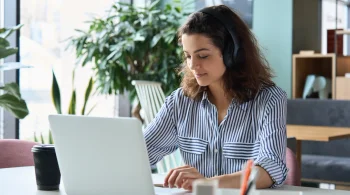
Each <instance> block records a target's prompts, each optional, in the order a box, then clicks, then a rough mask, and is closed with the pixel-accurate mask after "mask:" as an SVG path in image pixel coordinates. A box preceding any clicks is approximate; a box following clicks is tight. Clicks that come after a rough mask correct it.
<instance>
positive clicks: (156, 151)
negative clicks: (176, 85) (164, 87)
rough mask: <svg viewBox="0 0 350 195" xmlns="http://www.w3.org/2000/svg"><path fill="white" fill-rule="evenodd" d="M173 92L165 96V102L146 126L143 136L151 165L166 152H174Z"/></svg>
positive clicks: (175, 134)
mask: <svg viewBox="0 0 350 195" xmlns="http://www.w3.org/2000/svg"><path fill="white" fill-rule="evenodd" d="M173 101H174V93H172V94H171V95H170V96H169V97H167V98H166V100H165V103H164V104H163V106H162V107H161V109H160V110H159V112H158V113H157V115H156V117H155V118H154V119H153V120H152V122H151V123H150V124H149V125H148V126H147V128H146V130H145V132H144V137H145V141H146V146H147V150H148V157H149V161H150V164H151V165H155V164H156V163H157V162H159V161H160V160H162V158H163V157H164V156H166V155H168V154H171V153H172V152H174V151H175V150H176V149H177V147H178V144H177V142H178V141H177V133H176V126H175V122H174V114H173Z"/></svg>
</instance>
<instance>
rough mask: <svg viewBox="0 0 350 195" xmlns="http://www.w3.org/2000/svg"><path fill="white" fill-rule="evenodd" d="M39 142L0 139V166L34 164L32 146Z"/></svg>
mask: <svg viewBox="0 0 350 195" xmlns="http://www.w3.org/2000/svg"><path fill="white" fill-rule="evenodd" d="M36 144H38V143H35V142H31V141H25V140H18V139H1V140H0V168H10V167H22V166H34V159H33V154H32V151H31V149H32V147H33V146H34V145H36Z"/></svg>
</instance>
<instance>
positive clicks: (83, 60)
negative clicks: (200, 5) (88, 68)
mask: <svg viewBox="0 0 350 195" xmlns="http://www.w3.org/2000/svg"><path fill="white" fill-rule="evenodd" d="M162 3H163V2H160V1H155V2H153V3H151V4H148V5H146V6H145V7H136V6H133V5H131V4H125V3H116V4H114V5H113V6H112V7H111V9H110V10H109V11H108V15H107V16H106V17H101V18H94V19H92V20H91V21H88V24H89V28H88V30H86V31H84V30H77V31H78V33H79V34H78V35H77V36H73V37H71V38H70V39H69V46H68V47H73V48H74V49H75V52H76V57H77V59H78V62H79V63H80V64H81V65H82V66H85V65H86V64H88V63H92V65H93V70H94V71H95V80H96V88H97V91H98V92H99V93H101V94H124V93H125V92H129V99H130V101H133V100H134V98H135V96H136V91H135V89H134V86H133V85H132V84H131V81H132V80H149V81H158V82H161V83H162V88H163V90H164V92H165V94H166V95H168V94H169V93H170V92H172V91H173V90H175V89H176V88H178V87H179V84H180V75H179V74H177V73H176V71H175V69H177V68H178V67H179V65H180V64H181V62H182V52H181V48H180V47H179V46H178V40H177V29H178V27H179V26H180V24H181V21H182V20H183V18H184V17H185V16H187V15H188V14H189V12H187V11H186V10H185V9H184V8H186V7H187V6H188V5H189V3H188V2H183V1H181V0H174V1H172V2H169V3H168V4H165V5H163V4H162ZM138 110H139V106H138Z"/></svg>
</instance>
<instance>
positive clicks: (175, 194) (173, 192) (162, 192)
mask: <svg viewBox="0 0 350 195" xmlns="http://www.w3.org/2000/svg"><path fill="white" fill-rule="evenodd" d="M154 190H155V192H156V195H191V194H192V193H190V192H189V191H186V190H184V189H178V188H162V187H155V188H154Z"/></svg>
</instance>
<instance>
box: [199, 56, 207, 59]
mask: <svg viewBox="0 0 350 195" xmlns="http://www.w3.org/2000/svg"><path fill="white" fill-rule="evenodd" d="M207 57H208V56H199V58H201V59H205V58H207Z"/></svg>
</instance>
